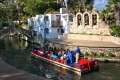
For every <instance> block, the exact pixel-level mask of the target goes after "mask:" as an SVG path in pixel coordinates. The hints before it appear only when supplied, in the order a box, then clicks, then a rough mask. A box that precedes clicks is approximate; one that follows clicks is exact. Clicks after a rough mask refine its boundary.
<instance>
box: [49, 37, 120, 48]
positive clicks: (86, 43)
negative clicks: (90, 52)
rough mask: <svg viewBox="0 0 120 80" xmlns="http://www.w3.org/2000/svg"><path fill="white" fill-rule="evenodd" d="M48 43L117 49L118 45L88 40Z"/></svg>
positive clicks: (54, 40)
mask: <svg viewBox="0 0 120 80" xmlns="http://www.w3.org/2000/svg"><path fill="white" fill-rule="evenodd" d="M50 41H52V42H54V43H60V44H67V45H79V46H88V47H119V48H120V45H118V44H115V43H112V42H104V41H88V40H74V39H69V40H68V39H67V40H59V39H51V40H50Z"/></svg>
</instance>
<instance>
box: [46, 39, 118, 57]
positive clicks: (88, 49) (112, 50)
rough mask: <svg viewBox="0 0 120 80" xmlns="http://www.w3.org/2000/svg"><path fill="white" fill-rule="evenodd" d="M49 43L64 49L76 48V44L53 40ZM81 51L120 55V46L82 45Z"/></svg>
mask: <svg viewBox="0 0 120 80" xmlns="http://www.w3.org/2000/svg"><path fill="white" fill-rule="evenodd" d="M47 43H49V45H50V46H52V47H55V46H56V47H62V48H64V49H70V50H74V49H75V47H76V46H75V45H66V44H59V43H55V42H52V41H47ZM80 49H81V52H82V53H83V54H84V53H86V52H88V53H89V54H90V53H91V52H96V53H97V54H100V53H104V54H105V55H106V56H107V55H108V53H112V54H115V55H116V56H118V57H120V48H115V47H110V48H107V47H106V48H105V47H80Z"/></svg>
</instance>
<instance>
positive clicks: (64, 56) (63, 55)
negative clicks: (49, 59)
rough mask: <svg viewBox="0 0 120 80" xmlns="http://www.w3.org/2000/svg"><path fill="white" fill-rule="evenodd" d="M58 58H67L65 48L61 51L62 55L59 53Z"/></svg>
mask: <svg viewBox="0 0 120 80" xmlns="http://www.w3.org/2000/svg"><path fill="white" fill-rule="evenodd" d="M60 59H61V60H67V59H68V56H67V54H66V51H65V50H63V51H62V55H61V57H60Z"/></svg>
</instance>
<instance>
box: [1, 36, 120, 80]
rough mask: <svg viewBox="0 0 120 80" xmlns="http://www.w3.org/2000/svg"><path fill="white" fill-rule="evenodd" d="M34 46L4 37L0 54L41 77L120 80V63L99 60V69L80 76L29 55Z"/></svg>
mask: <svg viewBox="0 0 120 80" xmlns="http://www.w3.org/2000/svg"><path fill="white" fill-rule="evenodd" d="M36 46H37V47H39V46H40V45H35V44H31V43H29V42H27V41H23V40H19V39H17V38H5V39H4V40H1V41H0V56H1V57H2V59H3V60H4V61H6V62H7V63H9V64H10V65H12V66H14V67H17V68H19V69H21V70H24V71H27V72H30V73H34V74H37V75H39V76H43V77H47V75H50V76H51V77H52V79H53V80H120V63H104V62H100V63H99V64H100V69H99V71H93V72H90V73H87V74H83V75H82V76H81V77H80V76H78V75H76V74H74V73H72V72H69V71H67V70H65V69H62V68H59V67H56V66H54V65H51V64H49V63H46V62H44V61H41V60H39V59H36V58H35V57H33V56H31V54H30V50H31V49H32V48H33V47H36Z"/></svg>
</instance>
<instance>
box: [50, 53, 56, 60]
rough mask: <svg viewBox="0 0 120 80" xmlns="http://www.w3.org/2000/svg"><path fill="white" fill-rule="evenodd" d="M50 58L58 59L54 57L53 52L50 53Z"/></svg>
mask: <svg viewBox="0 0 120 80" xmlns="http://www.w3.org/2000/svg"><path fill="white" fill-rule="evenodd" d="M50 57H51V58H53V59H54V58H57V56H56V55H54V53H53V51H50Z"/></svg>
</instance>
